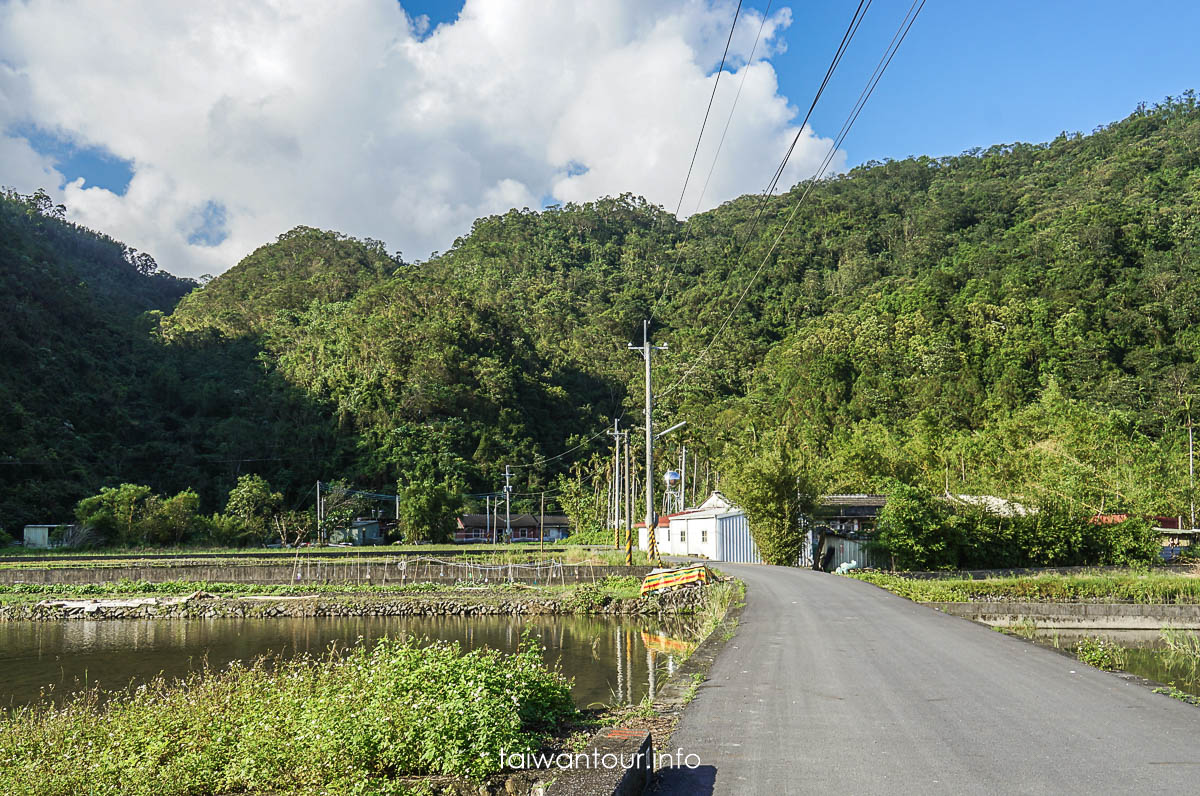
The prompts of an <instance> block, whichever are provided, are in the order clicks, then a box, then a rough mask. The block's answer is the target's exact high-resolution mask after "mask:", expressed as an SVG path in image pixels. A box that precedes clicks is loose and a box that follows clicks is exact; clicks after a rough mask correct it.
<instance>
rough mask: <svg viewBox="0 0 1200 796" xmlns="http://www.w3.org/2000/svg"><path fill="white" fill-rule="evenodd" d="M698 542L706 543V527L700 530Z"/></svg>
mask: <svg viewBox="0 0 1200 796" xmlns="http://www.w3.org/2000/svg"><path fill="white" fill-rule="evenodd" d="M700 544H708V529H707V528H704V529H702V530H701V531H700Z"/></svg>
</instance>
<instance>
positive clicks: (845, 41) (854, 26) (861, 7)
mask: <svg viewBox="0 0 1200 796" xmlns="http://www.w3.org/2000/svg"><path fill="white" fill-rule="evenodd" d="M871 2H872V0H859V3H858V7H857V8H856V9H855V10H854V16H852V17H851V18H850V24H848V25H847V26H846V31H845V32H844V33H843V34H842V41H841V43H840V44H838V48H837V51H836V52H835V53H834V54H833V59H832V60H831V61H830V62H829V68H828V69H826V70H825V77H824V79H823V80H822V81H821V85H820V86H819V87H818V88H817V91H816V94H814V95H813V100H812V103H810V104H809V106H808V112H807V113H805V114H804V120H803V121H802V122H801V123H800V127H799V129H797V130H796V135H795V137H794V138H793V139H792V142H791V144H790V145H789V146H788V148H787V151H786V152H785V153H784V155H783V159H782V160H781V161H780V163H779V166H778V168H776V169H775V173H774V175H772V177H771V181H770V182H769V183H767V187H766V188H765V189H763V192H762V194H761V195H760V197H759V201H758V206H757V208H756V210H755V213H754V218H753V220H752V221H751V223H750V227H749V228H748V229H747V231H746V234H745V236H744V237H743V238H742V242H741V243H740V244H738V243H737V242H736V240H735V245H734V248H735V249H736V250H737V254H736V255H735V256H734V258H733V259H734V262H740V261H741V258H742V254H743V253H744V252H745V249H746V245H747V243H748V242H749V241H750V238H751V237H752V236H753V234H754V230H755V229H756V228H757V227H758V222H759V219H760V218H761V217H762V214H763V211H764V209H765V208H766V206H767V203H768V202H769V201H770V198H771V196H772V195H773V194H774V193H775V189H776V188H777V186H778V185H779V180H780V178H781V177H782V176H783V172H784V170H785V169H786V168H787V162H788V160H789V159H790V158H791V156H792V152H793V151H795V149H796V144H797V143H798V142H799V141H800V136H801V135H803V134H804V130H805V128H806V127H807V126H808V121H809V119H810V118H811V117H812V112H813V110H814V109H815V108H816V107H817V102H819V101H820V99H821V95H822V94H824V93H825V88H826V87H827V86H828V85H829V80H830V78H832V77H833V73H834V72H835V71H837V67H838V64H840V63H841V62H842V56H844V55H845V54H846V50H847V49H848V48H849V47H850V42H851V41H853V40H854V34H856V33H857V32H858V28H859V26H860V25H862V21H863V19H864V18H865V17H866V15H867V11H868V10H869V9H870V7H871ZM763 21H764V22H765V21H766V16H765V15H764V17H763ZM760 34H761V27H760ZM756 46H757V43H756ZM743 78H745V75H744V74H743ZM715 88H716V87H715V86H714V91H715ZM730 113H731V118H732V111H730ZM698 145H699V144H698V142H697V146H698ZM713 166H714V168H715V166H716V159H715V158H714V160H713ZM689 173H690V172H689ZM710 176H711V172H710ZM681 199H682V197H681ZM676 214H678V210H676ZM691 221H692V216H688V221H687V225H685V228H684V241H685V242H686V240H687V230H688V227H690V225H691ZM676 252H677V253H676V263H675V264H677V263H678V260H679V259H680V258H681V257H682V256H683V255H682V252H680V251H679V250H678V249H677V250H676ZM669 282H670V269H668V271H667V272H666V276H665V281H664V284H663V289H662V292H661V293H659V296H658V298H657V299H656V300H655V302H654V304H653V305H651V307H650V320H651V321H653V320H654V317H655V311H656V310H657V309H658V305H659V304H660V303H661V302H662V300H663V298H664V297H665V296H666V295H667V285H668V283H669Z"/></svg>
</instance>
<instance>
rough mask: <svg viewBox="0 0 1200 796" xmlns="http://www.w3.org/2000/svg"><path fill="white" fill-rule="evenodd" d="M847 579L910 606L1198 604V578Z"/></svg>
mask: <svg viewBox="0 0 1200 796" xmlns="http://www.w3.org/2000/svg"><path fill="white" fill-rule="evenodd" d="M849 577H852V578H857V579H858V580H864V581H867V582H868V583H873V584H875V585H876V586H879V587H881V588H884V589H887V590H888V591H891V592H895V593H896V594H899V595H900V596H902V597H907V598H908V599H910V600H913V601H914V602H973V601H1011V602H1062V603H1071V602H1097V603H1144V604H1164V603H1187V604H1196V603H1200V578H1194V577H1189V576H1187V575H1180V574H1175V573H1164V572H1137V571H1134V570H1128V571H1123V572H1111V573H1110V572H1105V573H1096V574H1084V575H1034V576H1020V577H1004V578H980V579H977V580H971V579H964V578H954V579H935V580H916V579H911V578H905V577H902V576H899V575H890V574H886V573H882V572H852V573H850V575H849Z"/></svg>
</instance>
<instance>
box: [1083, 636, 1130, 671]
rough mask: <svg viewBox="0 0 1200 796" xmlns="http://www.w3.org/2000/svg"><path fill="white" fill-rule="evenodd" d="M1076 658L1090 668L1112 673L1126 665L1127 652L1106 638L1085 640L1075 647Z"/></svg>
mask: <svg viewBox="0 0 1200 796" xmlns="http://www.w3.org/2000/svg"><path fill="white" fill-rule="evenodd" d="M1075 657H1076V658H1078V659H1079V660H1080V661H1081V662H1083V663H1086V664H1087V665H1088V666H1095V667H1096V668H1097V669H1104V670H1105V671H1112V670H1114V669H1120V668H1121V667H1123V666H1124V665H1125V650H1124V649H1122V648H1121V647H1120V646H1118V645H1117V644H1115V643H1113V642H1111V641H1109V640H1108V639H1104V638H1085V639H1082V640H1080V641H1079V643H1078V644H1076V645H1075Z"/></svg>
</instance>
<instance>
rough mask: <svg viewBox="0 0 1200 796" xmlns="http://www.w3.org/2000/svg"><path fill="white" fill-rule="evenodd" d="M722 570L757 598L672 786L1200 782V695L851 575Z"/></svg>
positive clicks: (668, 785) (1176, 786) (692, 708)
mask: <svg viewBox="0 0 1200 796" xmlns="http://www.w3.org/2000/svg"><path fill="white" fill-rule="evenodd" d="M721 569H722V570H724V571H728V572H731V573H733V574H735V575H736V576H737V577H739V578H742V579H743V580H745V581H746V584H747V590H748V593H747V603H746V609H745V612H744V613H743V614H742V619H741V624H740V625H739V627H738V631H737V635H736V636H735V637H734V639H733V640H732V641H730V642H729V643H728V644H727V645H726V647H725V649H724V650H722V651H721V653H720V654H719V656H718V658H717V660H716V662H715V664H714V665H713V668H712V670H711V672H710V673H709V680H708V681H707V682H706V683H705V684H704V685H703V686H702V687H701V688H700V691H699V694H698V695H697V696H696V698H695V700H694V701H693V702H692V703H691V705H689V706H688V708H687V709H686V711H685V712H684V715H683V718H682V720H681V721H680V724H679V727H678V729H677V731H676V733H675V735H674V737H673V738H672V740H671V746H672V750H674V749H675V748H677V747H681V748H682V749H683V751H684V753H685V754H686V753H695V754H697V755H698V756H699V757H700V761H701V767H700V768H697V769H695V770H690V771H689V770H687V769H666V770H663V771H662V772H661V773H660V778H659V785H658V787H659V792H660V793H668V794H707V793H720V794H726V793H728V794H747V793H766V794H788V793H832V792H839V793H920V794H934V793H955V794H958V793H988V794H992V793H1047V794H1059V793H1090V794H1094V793H1196V792H1200V707H1194V706H1192V705H1188V704H1185V703H1183V702H1179V701H1177V700H1174V699H1170V698H1168V697H1165V696H1162V695H1159V694H1154V693H1152V692H1151V691H1150V690H1149V689H1147V688H1145V687H1144V686H1141V685H1138V684H1136V683H1133V682H1129V681H1127V680H1125V679H1122V678H1121V677H1118V676H1116V675H1113V674H1108V673H1106V672H1101V671H1098V670H1096V669H1092V668H1090V667H1088V666H1085V665H1084V664H1082V663H1078V662H1076V661H1075V660H1073V659H1071V658H1068V657H1066V656H1064V655H1061V654H1059V653H1057V652H1055V651H1053V650H1047V649H1041V648H1038V647H1035V646H1034V645H1032V644H1029V643H1026V642H1024V641H1022V640H1020V639H1015V638H1011V637H1008V636H1004V635H1002V634H1000V633H997V632H995V631H994V630H990V629H988V628H986V627H983V626H981V625H976V624H974V623H973V622H969V621H967V620H965V619H959V618H956V617H952V616H948V615H946V614H941V613H938V612H936V611H933V610H932V609H929V608H925V607H923V606H920V605H916V604H914V603H911V602H908V601H907V600H904V599H902V598H900V597H896V596H895V595H892V594H889V593H887V592H885V591H883V590H882V589H878V588H876V587H874V586H871V585H870V584H868V583H863V582H861V581H856V580H853V579H851V578H842V577H837V576H833V575H825V574H822V573H818V572H811V571H805V570H795V569H784V568H777V567H767V566H753V565H741V566H739V565H730V564H721ZM693 762H694V760H693Z"/></svg>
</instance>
